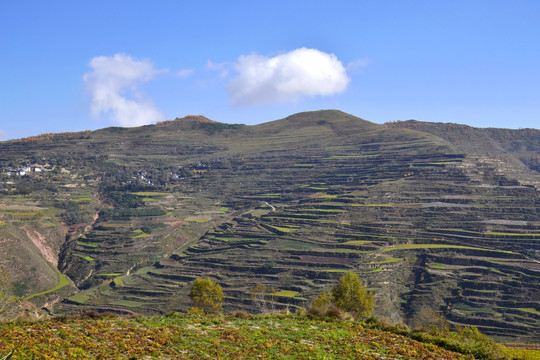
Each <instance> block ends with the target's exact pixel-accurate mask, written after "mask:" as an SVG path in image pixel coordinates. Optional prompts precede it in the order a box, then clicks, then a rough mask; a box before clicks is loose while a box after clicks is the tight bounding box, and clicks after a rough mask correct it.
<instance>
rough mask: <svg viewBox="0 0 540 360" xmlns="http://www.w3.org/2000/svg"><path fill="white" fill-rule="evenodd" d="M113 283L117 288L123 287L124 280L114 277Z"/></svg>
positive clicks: (120, 277)
mask: <svg viewBox="0 0 540 360" xmlns="http://www.w3.org/2000/svg"><path fill="white" fill-rule="evenodd" d="M113 282H114V285H116V286H118V287H122V286H124V280H123V279H122V276H118V277H115V278H114V280H113Z"/></svg>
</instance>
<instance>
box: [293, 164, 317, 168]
mask: <svg viewBox="0 0 540 360" xmlns="http://www.w3.org/2000/svg"><path fill="white" fill-rule="evenodd" d="M313 166H314V165H313V164H294V165H293V166H292V167H297V168H312V167H313Z"/></svg>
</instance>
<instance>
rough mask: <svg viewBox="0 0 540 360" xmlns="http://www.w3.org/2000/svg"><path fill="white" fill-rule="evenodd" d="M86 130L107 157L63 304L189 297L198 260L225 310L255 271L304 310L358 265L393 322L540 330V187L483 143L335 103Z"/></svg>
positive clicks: (119, 304)
mask: <svg viewBox="0 0 540 360" xmlns="http://www.w3.org/2000/svg"><path fill="white" fill-rule="evenodd" d="M88 137H89V138H88V139H79V140H77V142H78V148H80V147H87V148H88V147H90V146H93V147H94V148H95V149H96V150H95V151H96V156H102V157H104V158H106V161H105V162H103V163H102V164H101V165H100V166H101V168H99V167H97V168H96V167H93V166H95V165H91V164H90V165H91V166H90V165H88V166H86V167H84V169H79V171H81V172H82V171H83V170H84V173H86V174H87V175H86V176H87V177H91V178H93V179H96V182H97V184H99V186H98V185H96V187H95V188H94V191H95V193H94V194H93V195H95V196H96V197H97V198H100V199H101V201H102V203H100V204H98V203H96V204H95V206H96V210H97V211H98V216H97V218H96V219H95V220H94V221H87V222H86V223H85V224H83V225H81V226H79V227H77V228H76V229H75V228H73V229H72V230H71V231H70V232H69V233H68V241H67V242H66V244H65V246H63V248H62V252H61V256H60V258H59V269H60V270H61V271H62V273H64V274H67V275H68V276H69V278H70V279H71V280H72V281H73V283H74V284H75V285H76V286H77V288H78V289H79V290H78V291H73V292H72V293H71V294H69V295H68V296H65V297H64V298H63V301H61V302H59V303H57V304H56V305H54V307H51V308H50V309H51V311H52V312H54V313H73V312H79V311H80V310H82V309H93V310H99V311H116V312H119V313H141V312H142V313H167V312H169V311H173V310H174V311H185V310H187V309H188V308H189V306H190V304H191V303H190V300H189V298H188V292H189V289H190V286H191V284H192V282H193V280H194V279H196V278H197V277H200V276H210V277H212V278H213V279H214V280H216V281H217V282H219V283H220V284H221V286H222V287H223V289H224V292H225V296H226V298H225V308H226V309H227V310H234V309H247V310H250V311H254V310H255V309H257V308H258V306H257V304H256V303H255V302H254V301H253V300H252V299H251V297H250V290H251V289H252V288H254V287H255V286H257V285H266V286H267V287H269V288H270V287H271V288H273V289H274V292H273V293H271V294H268V297H267V299H266V301H267V302H268V304H267V305H268V306H269V307H278V308H285V307H289V308H291V309H294V308H297V307H307V306H309V303H310V302H311V300H312V299H313V298H314V297H315V296H316V295H317V294H318V293H319V292H320V291H321V290H329V289H330V288H331V287H332V286H333V284H335V282H336V280H337V279H338V278H339V277H340V276H341V275H342V274H343V273H344V272H347V271H351V270H352V271H355V272H357V273H358V274H359V275H360V277H361V279H362V280H363V281H364V282H365V284H366V285H367V287H368V288H369V290H370V291H373V292H374V293H375V298H376V309H375V312H376V315H377V316H379V317H384V318H386V319H389V320H390V321H392V322H401V321H404V322H408V321H412V320H413V319H414V317H415V316H416V315H417V314H418V313H420V311H421V310H422V309H423V308H426V307H429V308H432V309H434V310H435V311H437V312H441V313H442V314H444V315H445V316H446V317H447V318H448V319H449V320H450V321H451V322H453V323H454V324H460V325H476V326H478V327H479V329H480V330H481V331H482V332H484V333H486V334H488V335H490V336H493V337H495V338H497V339H500V340H505V341H507V340H511V341H520V342H539V341H540V339H539V337H538V334H540V308H538V303H539V302H540V301H539V300H540V288H539V284H540V281H539V280H540V279H539V277H540V262H539V259H540V258H539V255H538V244H539V240H540V213H539V211H538V209H539V205H540V197H539V192H538V190H537V189H536V188H535V187H533V186H530V185H528V184H522V183H520V182H519V181H517V180H516V179H514V178H512V177H511V176H510V174H509V173H506V172H501V171H500V169H499V168H498V167H497V166H495V165H489V164H486V161H485V159H486V158H485V157H481V156H480V155H478V154H473V155H469V154H467V153H465V152H460V151H459V148H457V147H451V146H450V145H449V144H448V143H446V142H445V141H443V140H442V139H440V138H438V137H435V136H433V135H428V134H426V133H421V132H415V131H411V130H406V129H389V128H385V127H383V126H378V125H375V124H371V123H368V122H366V121H363V120H361V119H358V118H355V117H352V116H350V115H347V114H344V113H340V112H335V111H323V112H315V113H303V114H298V115H295V116H292V117H290V118H287V119H283V120H280V121H276V122H272V123H267V124H262V125H257V126H253V127H251V126H250V127H247V126H236V125H235V126H232V125H229V126H227V125H225V124H218V125H216V124H215V123H212V122H207V121H202V120H201V119H200V118H194V119H191V118H190V119H184V120H177V121H173V122H170V123H166V124H161V125H157V126H149V127H143V128H135V129H117V128H111V129H104V130H100V131H98V132H94V133H91V134H89V135H88ZM17 149H19V150H20V149H21V148H20V147H17ZM140 149H144V151H142V150H140ZM135 150H138V152H135ZM26 151H28V152H30V150H28V149H27V150H26ZM51 151H52V150H51ZM99 154H101V155H99ZM90 163H91V162H90ZM100 169H101V170H100ZM92 174H94V175H92ZM97 175H99V180H97V177H94V176H97ZM10 219H11V220H9V219H8V221H13V220H12V218H10ZM0 221H5V220H4V219H3V218H0ZM10 224H11V223H8V225H7V226H11V225H10ZM0 231H1V228H0ZM34 301H35V302H36V304H37V303H38V302H39V297H37V298H35V299H34Z"/></svg>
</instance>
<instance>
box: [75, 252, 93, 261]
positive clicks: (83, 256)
mask: <svg viewBox="0 0 540 360" xmlns="http://www.w3.org/2000/svg"><path fill="white" fill-rule="evenodd" d="M73 255H75V256H77V257H80V258H82V259H84V260H86V261H94V260H95V259H94V258H93V257H91V256H88V255H83V254H73Z"/></svg>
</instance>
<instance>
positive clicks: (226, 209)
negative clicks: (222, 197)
mask: <svg viewBox="0 0 540 360" xmlns="http://www.w3.org/2000/svg"><path fill="white" fill-rule="evenodd" d="M219 211H223V212H227V211H229V208H228V207H226V206H222V207H220V208H219Z"/></svg>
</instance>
